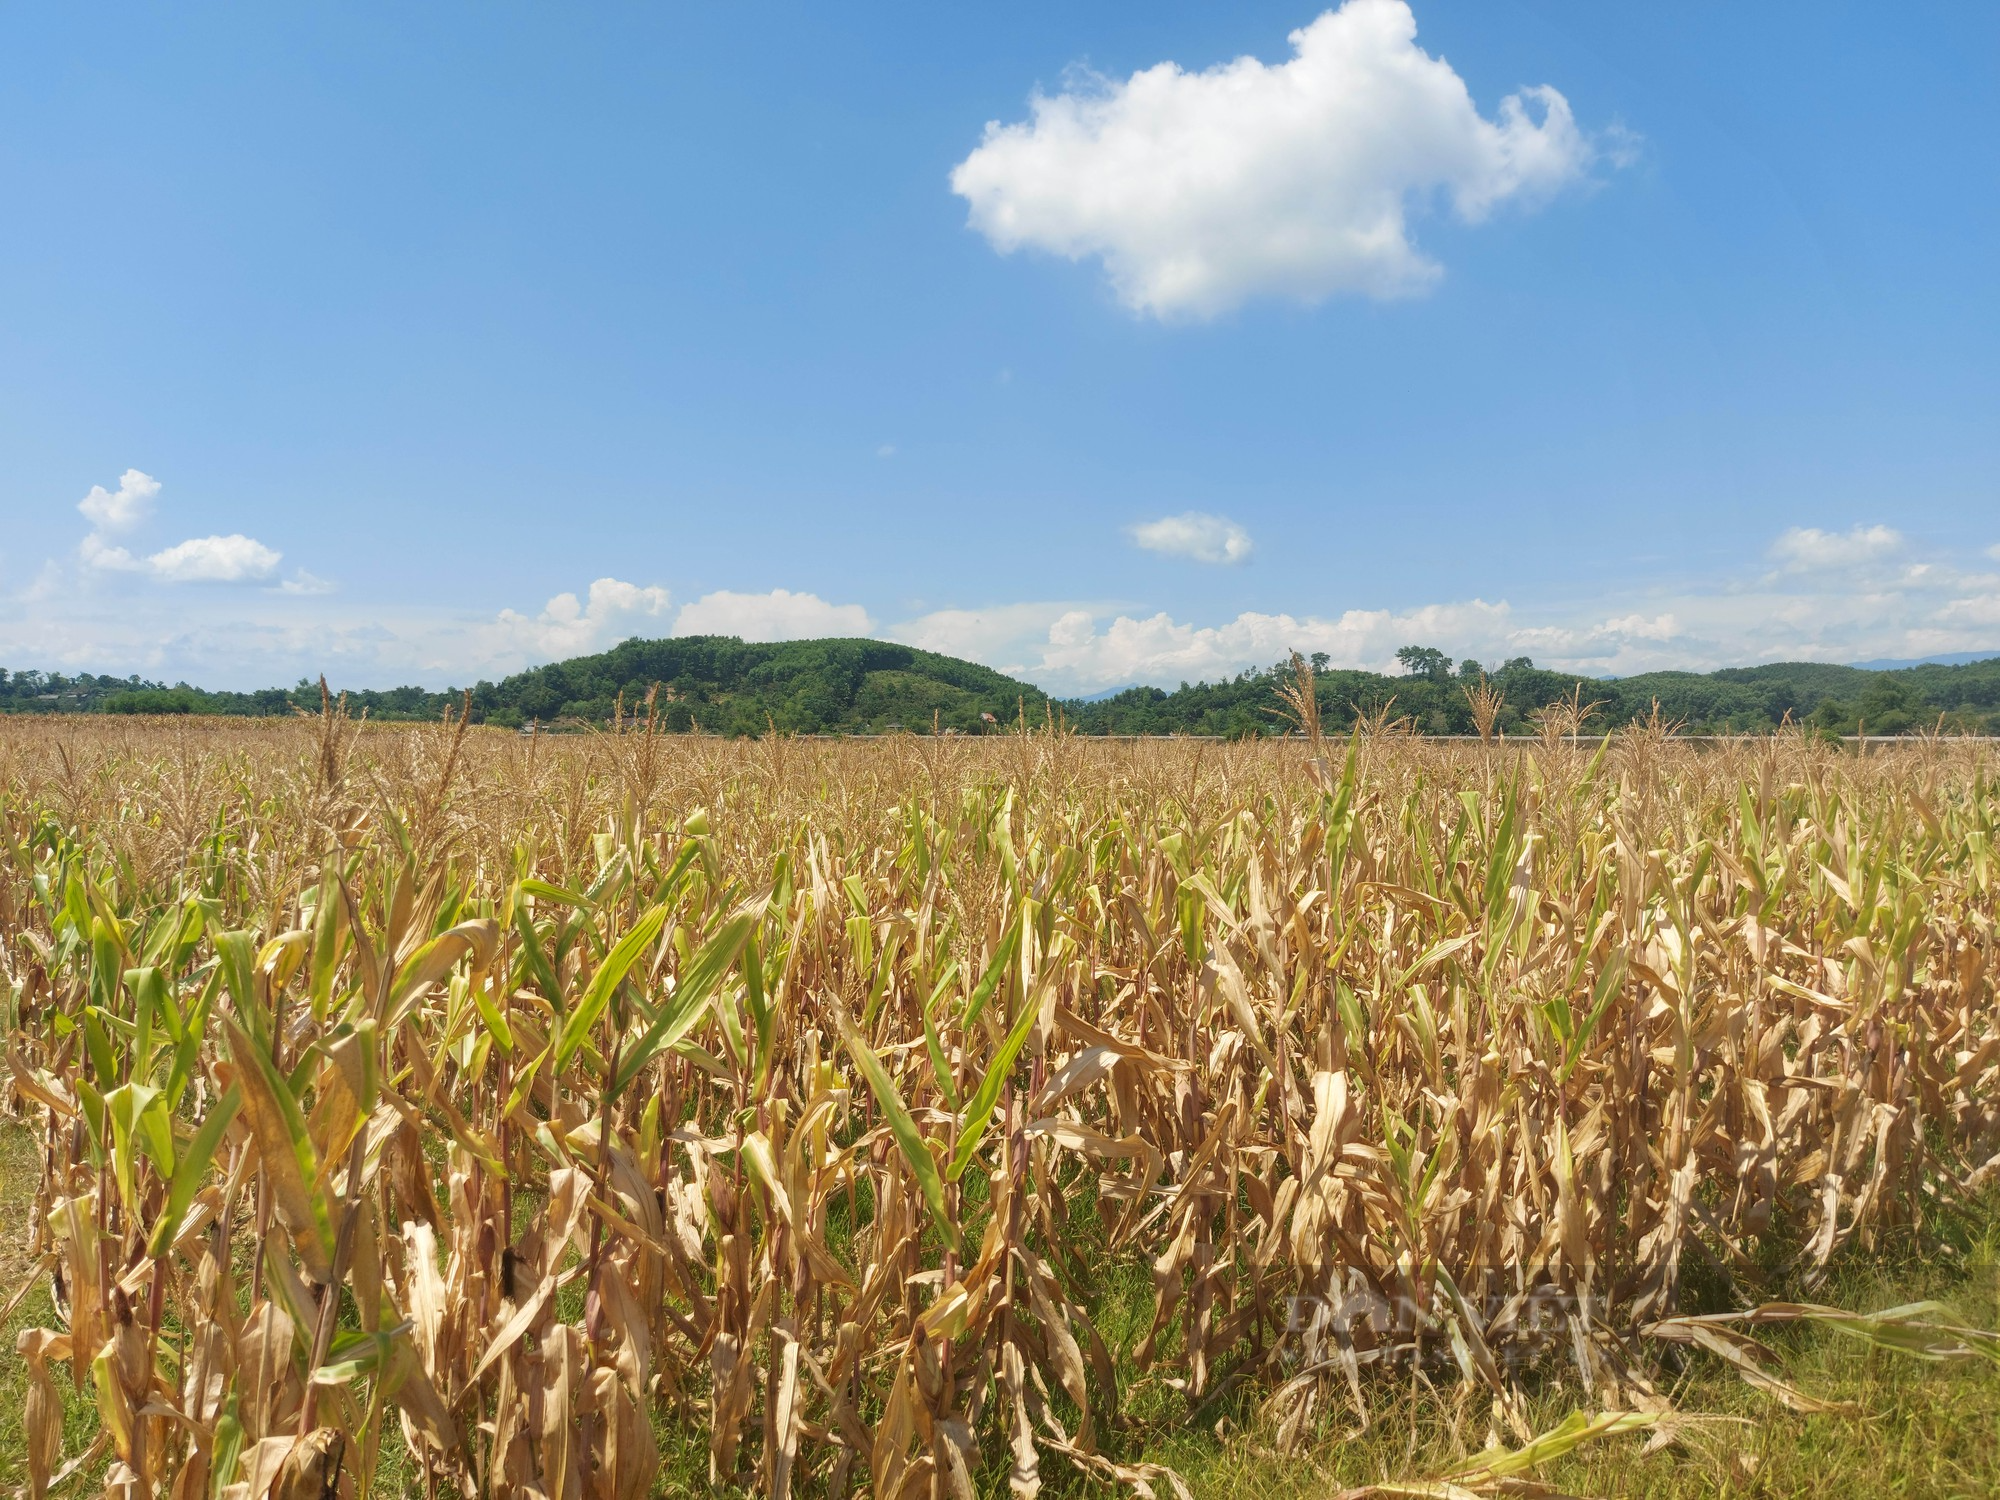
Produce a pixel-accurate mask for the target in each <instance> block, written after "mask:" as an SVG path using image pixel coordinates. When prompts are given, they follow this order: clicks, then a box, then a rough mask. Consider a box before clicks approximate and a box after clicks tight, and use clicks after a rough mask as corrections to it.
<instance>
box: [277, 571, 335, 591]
mask: <svg viewBox="0 0 2000 1500" xmlns="http://www.w3.org/2000/svg"><path fill="white" fill-rule="evenodd" d="M278 592H279V593H281V594H330V593H332V592H333V582H332V580H331V579H327V578H321V577H320V576H319V575H317V574H315V573H308V572H307V571H306V570H305V569H304V568H298V569H296V570H294V571H293V573H292V576H291V577H290V578H287V579H286V580H285V581H284V582H283V583H281V584H279V585H278Z"/></svg>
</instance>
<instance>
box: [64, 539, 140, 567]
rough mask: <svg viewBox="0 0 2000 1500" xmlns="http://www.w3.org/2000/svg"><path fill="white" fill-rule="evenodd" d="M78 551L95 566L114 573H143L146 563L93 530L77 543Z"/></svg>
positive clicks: (88, 563) (89, 563)
mask: <svg viewBox="0 0 2000 1500" xmlns="http://www.w3.org/2000/svg"><path fill="white" fill-rule="evenodd" d="M77 552H78V555H80V556H81V557H82V558H83V560H84V562H85V563H86V564H87V565H88V566H90V567H93V568H103V569H105V570H106V571H107V572H114V573H143V572H145V571H146V564H145V563H144V562H143V561H141V560H140V559H139V558H136V557H134V556H133V555H132V554H131V553H130V552H129V551H127V550H126V549H125V548H123V547H118V546H114V545H112V544H111V543H110V542H107V541H105V540H104V537H103V536H102V535H101V534H100V533H98V532H95V531H93V532H91V533H90V534H89V535H88V536H86V537H84V539H83V540H82V541H81V542H80V543H78V544H77Z"/></svg>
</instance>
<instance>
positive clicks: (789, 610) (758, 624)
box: [674, 589, 875, 641]
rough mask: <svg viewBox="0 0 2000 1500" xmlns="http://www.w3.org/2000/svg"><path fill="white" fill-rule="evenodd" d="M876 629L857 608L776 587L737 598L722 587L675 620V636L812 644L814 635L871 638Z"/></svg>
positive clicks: (691, 606) (864, 613)
mask: <svg viewBox="0 0 2000 1500" xmlns="http://www.w3.org/2000/svg"><path fill="white" fill-rule="evenodd" d="M874 628H875V625H874V622H873V621H872V620H870V619H869V618H868V611H867V610H865V609H863V608H862V607H861V606H860V605H858V604H829V603H828V602H827V601H826V600H824V599H822V598H820V597H819V595H817V594H803V593H797V594H795V593H793V592H792V591H791V590H790V589H772V590H771V591H770V592H769V593H766V594H739V593H736V592H733V591H732V590H729V589H718V590H717V591H716V592H715V593H712V594H704V595H702V596H701V598H699V599H697V600H695V601H694V602H693V603H692V604H683V605H682V606H681V611H680V613H679V614H678V615H676V616H675V617H674V634H675V635H733V636H740V637H741V638H742V639H744V640H746V641H796V640H810V639H812V638H813V637H815V636H826V635H842V636H861V635H868V634H870V633H872V632H873V630H874Z"/></svg>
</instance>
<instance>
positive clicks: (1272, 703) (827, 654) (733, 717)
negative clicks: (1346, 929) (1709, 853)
mask: <svg viewBox="0 0 2000 1500" xmlns="http://www.w3.org/2000/svg"><path fill="white" fill-rule="evenodd" d="M1437 660H1438V661H1440V662H1443V663H1444V664H1445V665H1444V668H1443V669H1442V670H1440V671H1439V672H1438V673H1437V674H1436V675H1418V676H1406V677H1386V676H1382V675H1381V674H1379V673H1375V672H1351V671H1326V672H1322V673H1320V674H1319V677H1318V684H1317V693H1318V698H1319V704H1320V714H1321V719H1322V721H1323V723H1324V724H1325V726H1326V727H1327V728H1328V729H1329V730H1331V731H1335V732H1340V731H1344V730H1346V729H1347V728H1348V727H1349V726H1351V725H1352V724H1353V723H1354V722H1355V719H1356V717H1357V716H1359V715H1385V716H1387V717H1388V718H1390V719H1407V720H1408V721H1409V722H1410V724H1411V725H1412V726H1413V727H1414V728H1416V729H1418V730H1421V731H1422V732H1424V733H1427V734H1470V733H1472V732H1473V731H1474V727H1475V726H1474V723H1473V716H1472V707H1471V702H1470V699H1469V696H1468V690H1469V689H1471V688H1472V687H1474V686H1476V685H1477V684H1478V683H1480V682H1481V681H1486V682H1488V683H1489V685H1490V686H1491V687H1492V688H1493V689H1495V690H1496V691H1498V692H1499V693H1500V694H1501V695H1502V698H1503V700H1504V701H1503V703H1502V705H1501V708H1500V711H1499V720H1498V724H1499V727H1500V728H1501V730H1503V731H1504V732H1505V733H1508V734H1513V735H1519V734H1527V733H1533V732H1534V727H1535V725H1534V715H1535V713H1536V711H1537V710H1539V709H1541V708H1544V707H1546V706H1548V705H1550V704H1553V703H1555V702H1557V701H1559V700H1566V699H1569V698H1570V697H1571V696H1572V695H1573V694H1576V695H1580V700H1579V701H1580V702H1582V703H1584V704H1586V705H1591V706H1593V710H1594V711H1593V716H1592V718H1591V720H1590V725H1591V727H1593V728H1603V727H1606V726H1614V725H1618V724H1624V723H1629V722H1631V721H1633V720H1635V719H1646V718H1649V717H1651V716H1653V715H1654V714H1656V713H1657V715H1658V716H1659V718H1660V720H1661V721H1662V722H1664V723H1668V724H1677V725H1679V726H1681V727H1682V728H1684V729H1687V730H1690V731H1756V730H1766V729H1771V728H1775V727H1776V726H1777V725H1779V724H1781V723H1784V722H1786V721H1787V720H1789V721H1791V722H1792V723H1795V724H1802V725H1809V726H1811V727H1812V728H1814V729H1816V730H1823V731H1827V732H1831V733H1841V734H1852V733H1854V732H1855V731H1856V730H1857V729H1865V730H1866V731H1867V732H1868V733H1870V734H1901V733H1904V732H1906V731H1912V730H1921V729H1929V728H1930V727H1932V726H1933V725H1936V724H1938V723H1940V722H1942V723H1943V724H1944V725H1945V726H1946V728H1948V729H1953V730H1959V731H1965V732H1978V733H1986V734H2000V657H1992V656H1982V657H1980V658H1979V659H1975V660H1972V661H1968V662H1954V663H1936V662H1932V663H1924V664H1921V665H1915V666H1908V667H1896V668H1891V669H1879V668H1874V667H1867V666H1861V667H1852V666H1842V665H1838V664H1835V663H1829V662H1773V663H1770V664H1767V665H1765V666H1758V667H1731V668H1728V669H1726V670H1724V671H1720V672H1708V673H1699V672H1647V673H1642V674H1641V675H1639V676H1637V677H1625V678H1619V679H1616V680H1606V679H1592V678H1584V677H1577V676H1575V675H1573V674H1571V673H1568V672H1550V671H1545V670H1542V669H1541V668H1538V667H1536V666H1535V665H1534V663H1533V662H1531V661H1529V660H1527V659H1526V658H1525V657H1523V658H1517V659H1515V660H1513V661H1510V662H1508V663H1507V664H1506V665H1505V666H1503V667H1500V668H1496V669H1495V670H1494V671H1493V673H1492V674H1491V677H1490V678H1488V677H1486V675H1485V674H1484V672H1483V671H1482V669H1481V668H1480V666H1479V664H1478V663H1477V662H1471V661H1467V662H1460V663H1458V664H1457V666H1456V668H1455V669H1452V668H1451V666H1450V662H1449V658H1445V657H1443V656H1442V655H1441V654H1440V655H1439V656H1438V658H1437ZM1286 670H1287V669H1286V667H1285V665H1284V664H1283V663H1277V664H1274V665H1273V666H1272V667H1270V668H1267V669H1264V670H1253V671H1245V672H1239V673H1238V674H1237V675H1235V676H1234V677H1230V678H1225V679H1223V680H1222V681H1219V682H1200V683H1194V684H1191V685H1186V686H1183V687H1180V688H1178V689H1176V690H1175V691H1173V692H1167V691H1165V690H1164V689H1161V688H1154V687H1128V688H1119V689H1114V690H1111V691H1109V692H1105V693H1098V694H1094V695H1092V696H1091V697H1089V698H1078V699H1067V700H1058V699H1052V698H1049V697H1048V696H1047V695H1046V694H1044V693H1043V692H1042V690H1041V689H1039V688H1036V687H1034V686H1031V685H1030V684H1028V683H1025V682H1019V681H1016V680H1015V679H1014V678H1011V677H1008V676H1005V675H1003V674H1002V673H999V672H995V671H993V670H992V669H991V668H989V667H982V666H979V665H977V664H975V663H973V662H969V661H961V660H959V659H958V658H956V657H951V656H941V655H939V654H938V653H936V652H932V651H919V650H916V649H915V648H914V647H910V646H899V645H895V644H893V643H890V642H887V641H874V640H849V639H831V640H816V641H786V642H781V643H775V644H753V643H747V642H744V641H740V640H737V639H736V638H735V637H734V636H712V635H711V636H679V637H675V638H673V639H670V640H652V641H647V640H630V641H626V642H625V643H624V644H623V645H621V646H617V647H615V648H613V649H612V650H610V651H604V652H600V653H598V654H597V655H594V656H579V657H575V658H573V659H571V660H569V661H560V662H552V663H550V664H549V665H548V666H545V667H536V668H534V669H533V670H532V671H527V672H519V673H516V674H515V675H514V676H512V677H507V678H503V679H502V680H501V681H499V682H481V683H477V684H475V685H474V686H473V687H472V688H471V689H469V690H468V691H469V695H470V701H471V705H472V711H473V716H474V717H475V719H477V720H479V721H481V722H485V723H489V724H501V725H523V724H526V723H528V722H530V721H539V722H541V723H544V724H549V725H556V724H560V723H562V722H563V721H583V722H588V723H597V724H602V723H606V722H608V721H609V720H610V719H611V718H612V716H613V714H614V713H616V712H618V711H620V706H621V704H622V711H623V712H624V713H626V714H628V715H631V714H642V713H644V712H645V711H646V708H645V701H646V695H647V693H648V692H649V691H652V690H653V688H654V687H655V685H657V686H658V694H657V697H656V700H655V703H654V710H653V711H654V712H655V713H656V714H657V715H658V717H659V721H660V723H661V724H662V725H663V727H665V728H667V729H669V730H673V731H676V732H680V731H686V730H692V729H700V730H703V731H706V732H708V733H712V734H725V735H754V734H763V733H766V732H767V731H768V730H770V729H771V728H773V727H775V728H777V729H778V730H780V731H783V732H789V733H800V734H813V733H850V734H851V733H878V734H879V733H887V732H893V731H896V730H899V729H900V730H909V731H912V732H915V733H928V732H930V730H931V729H932V728H933V727H934V726H935V727H936V728H938V729H941V730H943V729H950V730H958V731H961V732H971V733H978V732H980V731H982V730H989V731H990V730H996V729H998V730H1005V729H1007V728H1009V727H1011V726H1012V725H1013V724H1015V723H1016V722H1017V721H1018V718H1019V716H1021V715H1023V714H1025V715H1026V718H1027V720H1028V722H1029V723H1031V724H1036V723H1042V722H1045V721H1046V716H1047V714H1049V713H1050V712H1052V711H1059V712H1060V713H1061V714H1062V716H1063V718H1064V719H1065V720H1066V721H1067V722H1068V723H1069V724H1070V725H1071V726H1073V727H1074V728H1075V729H1077V730H1078V731H1079V732H1081V733H1085V734H1209V735H1222V736H1228V737H1238V736H1243V735H1260V734H1274V733H1281V732H1283V731H1284V729H1285V721H1284V720H1283V719H1281V718H1280V717H1278V716H1276V715H1274V714H1273V713H1272V710H1273V709H1274V708H1275V707H1276V706H1277V698H1276V694H1275V689H1276V687H1277V686H1278V685H1279V683H1280V681H1281V680H1282V679H1283V674H1285V672H1286ZM460 701H461V694H460V692H459V691H458V690H456V689H454V690H451V691H449V692H443V693H434V692H430V691H428V690H426V689H423V688H414V687H405V688H393V689H390V690H389V691H386V692H372V691H370V692H356V693H352V694H350V695H349V704H350V707H351V708H352V709H353V710H354V711H356V712H361V711H364V710H365V711H366V712H367V713H368V714H369V716H370V717H371V718H374V719H377V720H385V719H386V720H397V719H434V718H436V717H437V716H438V715H439V714H441V713H443V712H444V710H445V708H446V707H447V706H455V705H456V704H458V703H459V702H460ZM318 707H319V689H318V687H317V685H315V684H311V683H305V682H301V683H300V684H298V686H296V687H294V688H289V689H286V688H267V689H264V690H263V691H261V692H255V693H212V692H206V691H204V690H202V689H200V688H194V687H189V686H188V685H187V684H185V683H181V684H177V685H174V686H172V687H169V686H167V685H166V684H164V683H157V682H147V681H144V680H142V679H140V678H137V677H130V678H118V677H91V676H89V675H87V674H86V675H80V676H76V677H64V676H62V675H60V674H53V673H43V672H13V673H9V672H6V671H4V670H0V712H15V713H52V712H72V713H75V712H81V713H196V714H252V715H270V714H289V713H291V712H293V710H294V708H302V709H305V710H306V711H308V712H315V711H317V710H318ZM989 716H990V717H989Z"/></svg>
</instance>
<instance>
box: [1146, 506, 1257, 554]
mask: <svg viewBox="0 0 2000 1500" xmlns="http://www.w3.org/2000/svg"><path fill="white" fill-rule="evenodd" d="M1130 534H1131V537H1132V540H1133V542H1134V543H1135V544H1136V545H1138V546H1140V547H1143V548H1145V550H1146V551H1148V552H1159V553H1164V554H1165V555H1167V556H1169V557H1187V558H1192V559H1193V560H1194V561H1196V562H1202V563H1230V564H1234V563H1240V562H1244V561H1247V560H1248V558H1249V556H1250V551H1251V547H1250V533H1249V532H1247V531H1245V530H1244V529H1243V528H1242V527H1241V526H1238V525H1237V524H1236V523H1235V522H1234V521H1232V520H1229V519H1228V518H1227V517H1226V516H1211V515H1209V514H1208V513H1206V512H1205V511H1199V510H1190V511H1183V512H1182V513H1181V514H1180V515H1177V516H1162V517H1161V518H1160V519H1159V520H1157V521H1142V522H1140V523H1139V524H1138V525H1136V526H1134V527H1132V528H1131V529H1130Z"/></svg>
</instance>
